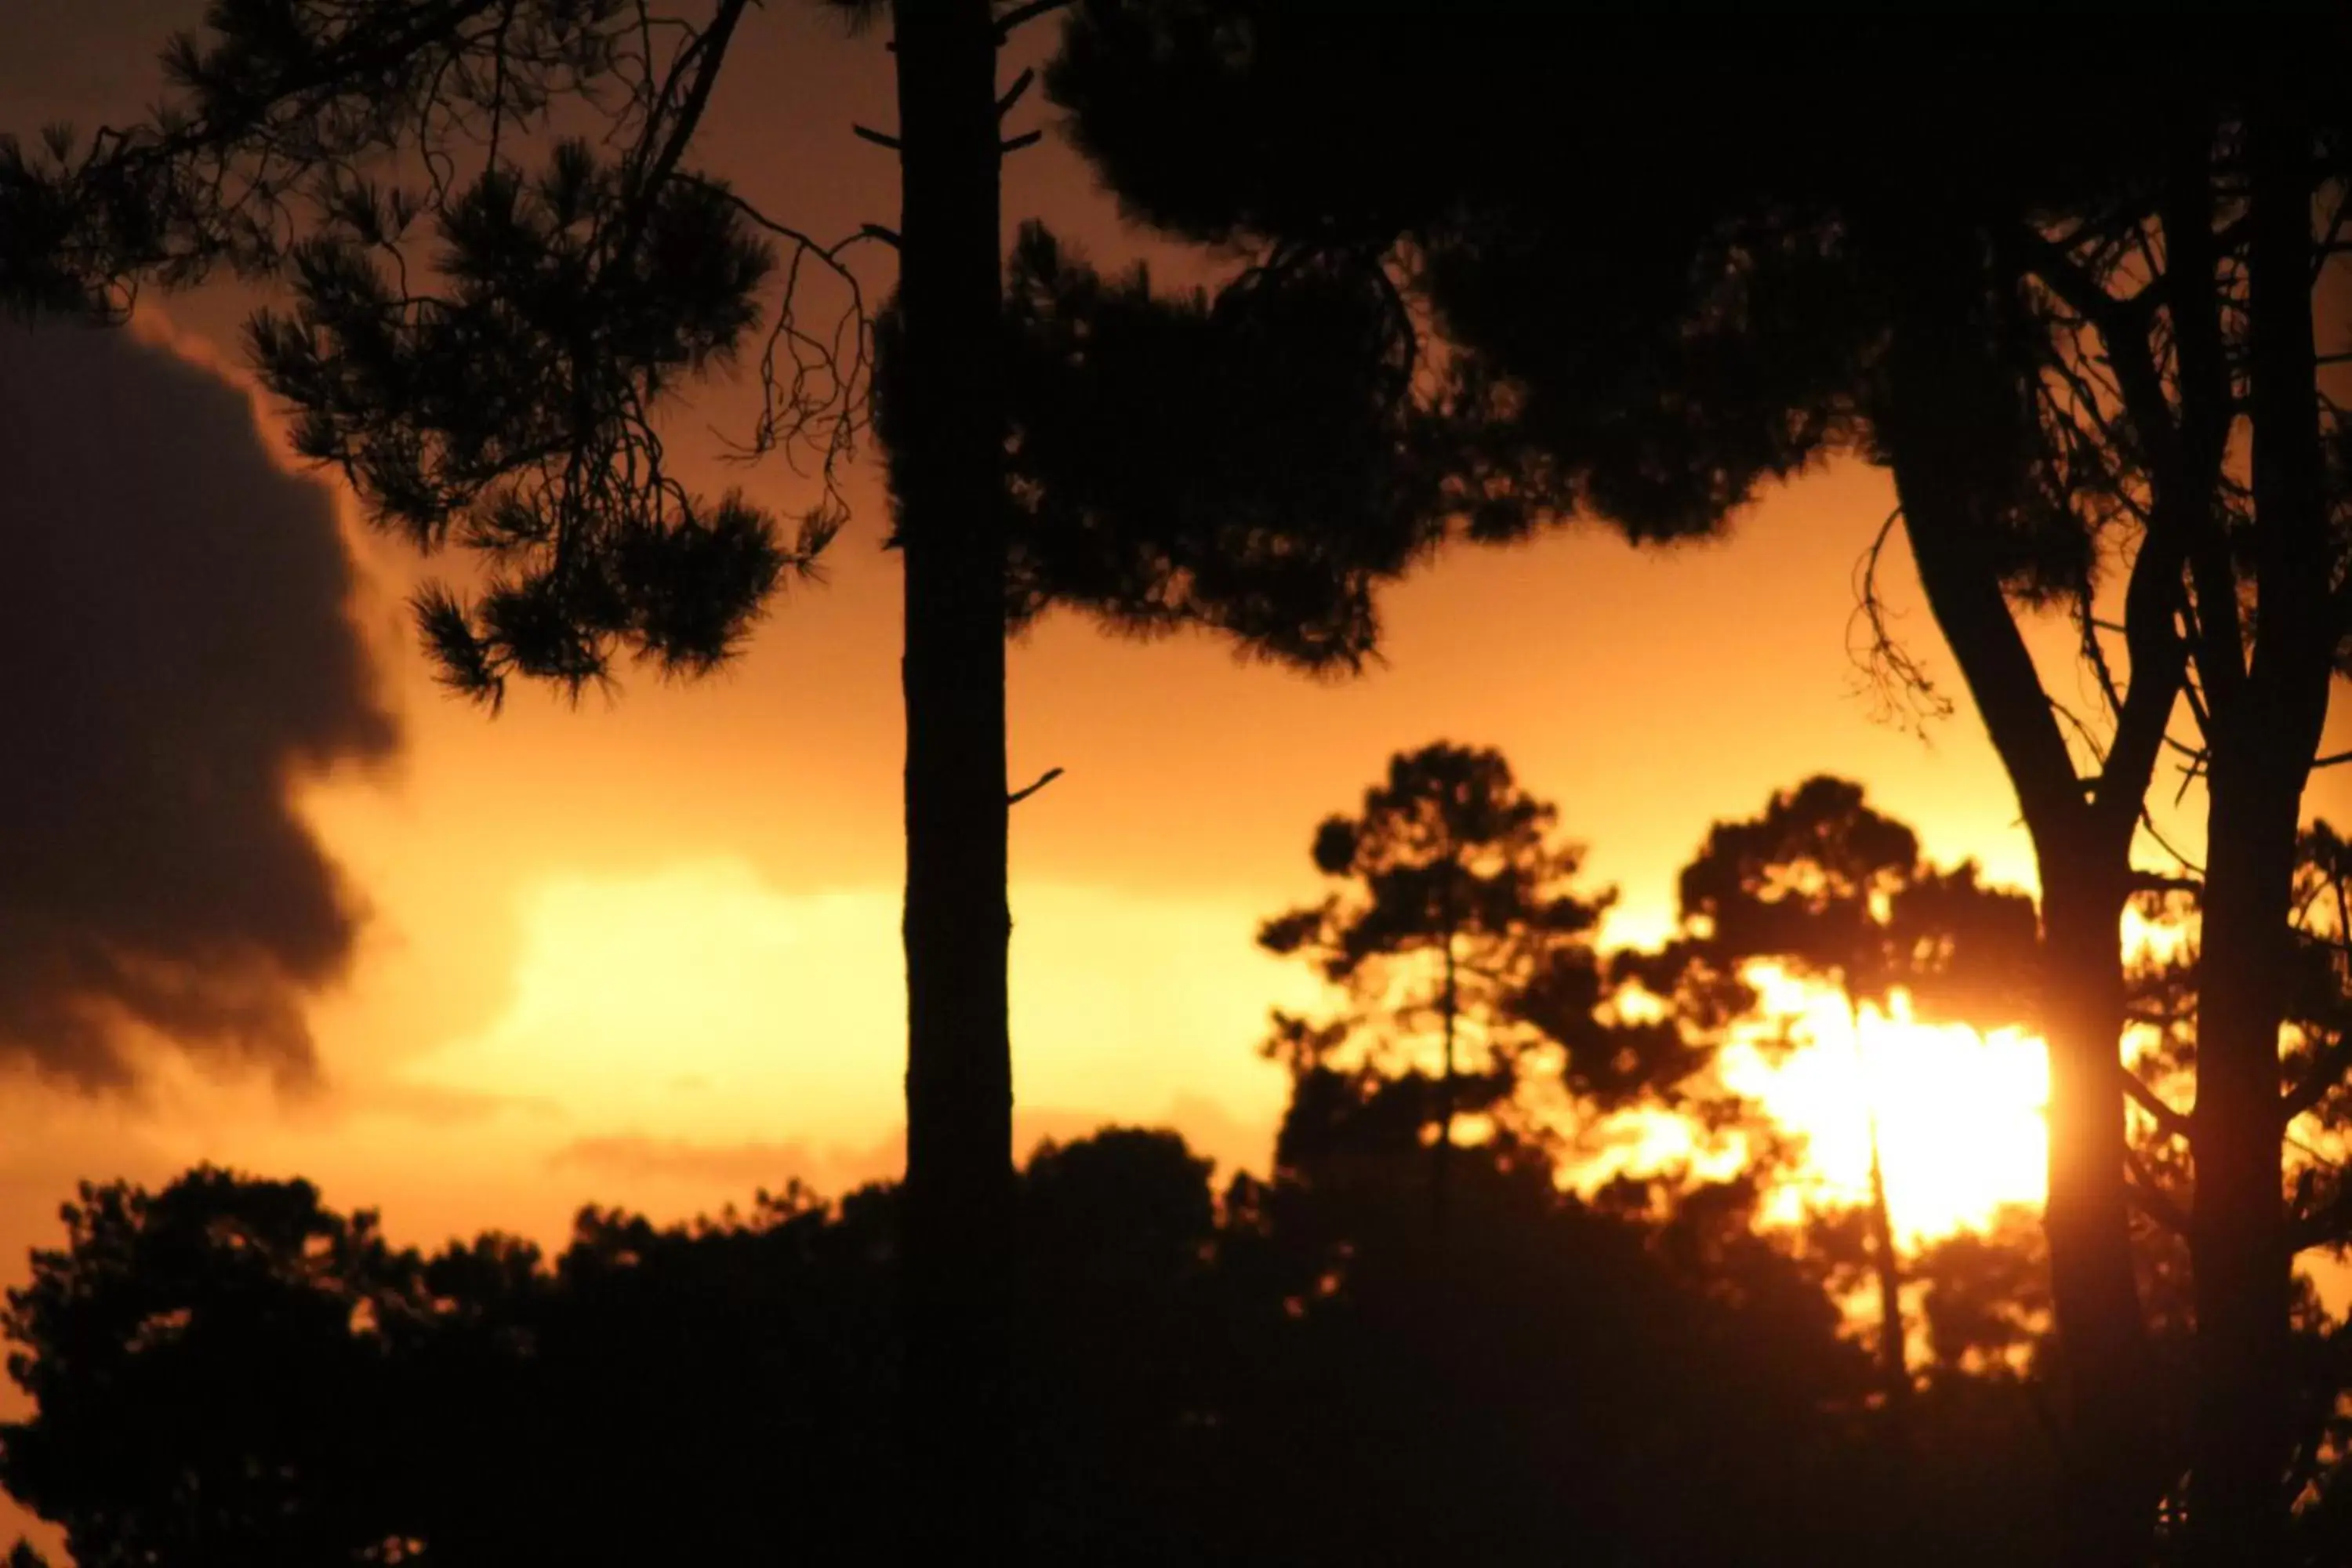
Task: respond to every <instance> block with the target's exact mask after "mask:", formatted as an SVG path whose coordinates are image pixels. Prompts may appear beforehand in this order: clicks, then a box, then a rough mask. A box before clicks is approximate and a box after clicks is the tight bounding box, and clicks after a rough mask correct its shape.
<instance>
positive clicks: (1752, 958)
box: [1627, 775, 2035, 1409]
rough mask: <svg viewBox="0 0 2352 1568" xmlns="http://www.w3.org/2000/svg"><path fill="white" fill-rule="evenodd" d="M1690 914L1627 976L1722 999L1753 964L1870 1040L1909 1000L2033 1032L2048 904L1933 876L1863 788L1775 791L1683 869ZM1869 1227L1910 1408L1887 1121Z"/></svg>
mask: <svg viewBox="0 0 2352 1568" xmlns="http://www.w3.org/2000/svg"><path fill="white" fill-rule="evenodd" d="M1678 902H1679V904H1680V914H1681V919H1682V924H1683V931H1682V934H1681V935H1679V936H1678V937H1677V938H1676V939H1675V941H1673V942H1670V943H1669V944H1667V945H1666V947H1665V948H1664V949H1663V950H1662V951H1661V952H1657V953H1654V954H1641V955H1636V956H1634V957H1633V958H1632V959H1631V961H1630V963H1628V964H1627V967H1629V968H1631V969H1632V970H1633V971H1634V972H1635V973H1643V974H1644V975H1645V976H1646V977H1647V979H1646V983H1647V984H1649V985H1650V987H1651V988H1652V989H1653V990H1655V991H1657V992H1659V993H1660V994H1667V995H1688V994H1692V993H1694V992H1695V991H1698V990H1701V989H1704V988H1709V987H1712V988H1718V989H1719V988H1720V987H1722V985H1723V984H1724V982H1725V980H1726V978H1727V977H1729V978H1732V979H1737V978H1738V977H1739V976H1740V975H1741V974H1742V972H1743V971H1744V970H1745V969H1746V968H1747V966H1748V965H1749V964H1751V963H1757V962H1759V961H1760V962H1764V963H1775V964H1778V965H1780V966H1781V967H1782V968H1783V969H1785V970H1788V971H1790V972H1791V973H1794V974H1796V975H1799V976H1801V977H1803V978H1806V979H1810V980H1812V981H1814V982H1816V983H1818V984H1824V985H1827V986H1830V987H1832V988H1833V989H1834V990H1835V991H1836V992H1837V993H1838V994H1839V995H1840V996H1841V997H1842V998H1843V1001H1844V1002H1845V1005H1846V1008H1847V1013H1848V1016H1849V1017H1850V1018H1851V1020H1852V1021H1853V1026H1854V1027H1855V1029H1856V1031H1857V1038H1858V1035H1859V1030H1860V1027H1861V1023H1862V1010H1863V1008H1864V1006H1865V1005H1876V1006H1878V1007H1881V1008H1884V1007H1885V1006H1886V1005H1888V1003H1889V1001H1890V1000H1891V997H1892V994H1893V993H1894V992H1895V991H1896V990H1897V989H1898V988H1899V989H1900V990H1902V991H1903V992H1904V993H1905V994H1906V998H1908V999H1913V1000H1916V1001H1917V1002H1920V1003H1922V1004H1925V1005H1927V1007H1928V1008H1929V1009H1931V1010H1932V1009H1935V1008H1936V1007H1937V1005H1939V1004H1940V1005H1942V1006H1944V1007H1947V1008H1948V1007H1952V1006H1953V1005H1956V1004H1957V1005H1958V1010H1959V1011H1960V1012H1961V1014H1962V1016H1963V1018H1964V1021H1966V1022H1969V1023H1972V1024H1974V1025H1976V1026H1979V1027H1980V1028H1989V1027H1993V1026H1999V1025H2001V1024H2006V1023H2011V1022H2017V1021H2020V1020H2019V1018H2018V1016H2017V1015H2018V1014H2019V1013H2020V1012H2021V1010H2023V1009H2025V1008H2028V1007H2030V1005H2031V997H2030V977H2031V975H2032V967H2033V960H2034V941H2035V929H2034V925H2035V922H2034V913H2033V905H2032V900H2030V899H2028V898H2027V897H2025V896H2024V895H2023V894H2021V893H2012V892H2006V891H2002V890H2000V889H1992V888H1988V887H1985V886H1983V885H1982V883H1981V882H1980V880H1979V871H1978V868H1977V867H1976V865H1975V863H1974V862H1969V863H1967V864H1964V865H1961V866H1958V867H1955V868H1952V869H1950V870H1938V869H1937V868H1933V867H1931V866H1929V865H1927V863H1926V861H1925V860H1923V859H1922V858H1921V856H1920V852H1919V842H1918V838H1917V836H1916V835H1915V834H1914V833H1913V832H1912V831H1911V829H1910V828H1908V827H1906V826H1904V825H1903V824H1902V823H1899V822H1897V821H1895V819H1894V818H1892V817H1889V816H1885V815H1883V814H1881V813H1879V812H1877V811H1875V810H1874V809H1873V808H1872V807H1871V806H1870V805H1868V804H1867V803H1866V802H1865V800H1864V791H1863V788H1862V786H1861V785H1860V784H1853V783H1851V782H1850V781H1847V780H1843V779H1835V778H1830V777H1827V776H1825V775H1816V776H1814V777H1812V778H1810V779H1807V780H1805V781H1804V782H1803V783H1802V784H1798V785H1797V786H1796V787H1795V788H1794V789H1790V790H1783V791H1780V792H1779V793H1777V794H1775V795H1773V797H1772V799H1771V800H1770V802H1769V804H1768V805H1766V807H1765V809H1764V811H1763V813H1762V814H1761V815H1759V816H1756V817H1753V818H1749V819H1748V820H1745V821H1738V822H1718V823H1717V824H1716V825H1715V826H1713V827H1712V828H1710V829H1709V830H1708V832H1707V836H1706V843H1705V844H1704V845H1703V846H1702V847H1701V848H1700V850H1699V853H1698V855H1697V857H1696V858H1694V859H1693V860H1692V861H1691V863H1690V864H1689V865H1687V866H1685V868H1683V872H1682V876H1681V879H1680V886H1679V889H1678ZM1694 974H1695V975H1696V976H1697V977H1698V978H1697V979H1696V983H1695V982H1694V980H1693V979H1692V978H1691V977H1692V976H1693V975H1694ZM1714 1010H1715V1009H1714V1008H1713V1007H1711V1006H1710V1007H1709V1008H1707V1009H1706V1011H1707V1012H1710V1013H1712V1012H1713V1011H1714ZM1857 1065H1859V1064H1857ZM1869 1215H1870V1235H1869V1252H1870V1260H1871V1267H1872V1271H1873V1273H1874V1275H1875V1277H1876V1279H1877V1285H1878V1305H1879V1320H1880V1341H1879V1355H1880V1359H1881V1363H1882V1365H1883V1369H1884V1375H1885V1391H1886V1397H1887V1400H1888V1404H1889V1407H1890V1409H1896V1408H1900V1407H1901V1406H1902V1405H1906V1404H1907V1403H1908V1401H1909V1396H1910V1394H1911V1392H1912V1380H1911V1376H1910V1373H1909V1372H1908V1370H1907V1369H1906V1364H1905V1344H1906V1337H1907V1335H1906V1328H1905V1323H1904V1315H1903V1299H1902V1284H1903V1279H1902V1260H1901V1258H1900V1256H1899V1255H1898V1253H1897V1251H1896V1247H1895V1226H1894V1221H1893V1217H1892V1215H1891V1214H1890V1213H1889V1211H1888V1208H1887V1204H1886V1183H1885V1172H1884V1170H1883V1167H1882V1164H1881V1161H1880V1148H1879V1129H1878V1121H1877V1116H1876V1113H1875V1111H1873V1112H1872V1114H1871V1124H1870V1206H1869Z"/></svg>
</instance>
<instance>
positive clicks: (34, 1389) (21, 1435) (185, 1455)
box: [0, 1167, 421, 1568]
mask: <svg viewBox="0 0 2352 1568" xmlns="http://www.w3.org/2000/svg"><path fill="white" fill-rule="evenodd" d="M65 1219H66V1225H67V1232H68V1240H67V1246H66V1248H65V1249H64V1250H63V1251H42V1252H36V1253H35V1254H34V1256H33V1277H32V1280H31V1282H30V1283H29V1284H27V1285H26V1286H24V1287H21V1288H19V1289H14V1290H11V1291H10V1292H9V1294H8V1306H7V1310H6V1312H5V1316H0V1326H5V1331H6V1333H7V1335H8V1338H9V1339H10V1340H11V1341H12V1342H13V1343H14V1344H15V1345H16V1350H15V1352H13V1353H12V1355H11V1357H10V1360H9V1372H10V1375H11V1376H13V1377H14V1378H15V1379H16V1382H17V1384H19V1386H21V1387H22V1388H23V1389H24V1390H25V1391H26V1393H27V1394H30V1395H31V1396H32V1398H33V1400H34V1401H35V1403H36V1405H37V1415H36V1417H35V1418H34V1419H33V1420H31V1421H30V1422H26V1423H18V1424H15V1425H12V1426H7V1427H6V1428H5V1430H0V1480H5V1483H6V1485H7V1488H8V1489H9V1491H10V1492H12V1493H13V1494H15V1495H16V1497H18V1498H19V1499H21V1500H24V1501H25V1502H26V1503H27V1504H29V1505H30V1506H31V1507H32V1508H34V1509H35V1510H37V1511H38V1512H39V1513H41V1514H42V1515H43V1516H44V1517H46V1518H48V1519H51V1520H54V1521H57V1522H58V1523H59V1524H62V1525H63V1526H64V1527H65V1529H66V1539H67V1547H68V1550H69V1551H70V1552H72V1553H73V1558H74V1561H75V1562H76V1563H84V1564H88V1565H89V1568H113V1565H116V1564H129V1563H154V1562H174V1563H257V1564H269V1563H279V1564H285V1565H286V1568H293V1565H295V1564H298V1563H373V1562H381V1561H383V1560H384V1558H383V1556H381V1555H380V1553H381V1552H383V1550H384V1549H385V1547H386V1545H387V1543H389V1542H398V1541H400V1540H402V1539H404V1536H405V1534H406V1531H404V1530H403V1529H402V1528H401V1525H402V1521H403V1512H402V1509H401V1505H400V1502H399V1500H398V1499H397V1498H396V1496H395V1495H394V1493H392V1492H391V1491H390V1490H388V1489H385V1488H384V1487H383V1484H382V1479H381V1478H382V1477H383V1476H384V1475H387V1474H397V1473H399V1470H400V1467H401V1453H400V1447H399V1443H398V1439H397V1428H396V1426H395V1424H394V1422H393V1421H392V1420H391V1419H390V1416H391V1415H392V1412H393V1410H394V1405H395V1402H396V1401H395V1389H396V1387H397V1380H396V1374H395V1373H394V1369H393V1366H392V1362H391V1358H390V1336H391V1334H392V1332H393V1331H394V1327H395V1325H397V1324H398V1323H399V1322H400V1321H402V1320H404V1318H405V1317H407V1316H408V1315H409V1314H411V1313H413V1312H415V1311H416V1310H418V1308H419V1305H420V1301H421V1292H420V1290H419V1282H418V1279H417V1259H416V1258H415V1256H414V1255H412V1254H404V1253H397V1252H394V1251H393V1250H392V1249H391V1248H390V1247H387V1246H386V1245H385V1243H384V1242H383V1238H382V1236H381V1235H380V1233H379V1231H378V1229H377V1226H376V1223H375V1217H374V1216H373V1215H371V1214H365V1213H362V1214H359V1215H352V1216H351V1217H349V1218H346V1217H344V1216H343V1215H338V1214H334V1213H332V1212H331V1211H329V1210H327V1209H325V1208H323V1207H322V1206H321V1205H320V1202H319V1194H318V1193H317V1191H316V1190H315V1189H314V1188H312V1187H311V1186H310V1184H307V1183H303V1182H285V1183H273V1182H252V1181H247V1180H243V1179H240V1178H238V1177H236V1176H233V1175H231V1174H230V1173H226V1172H224V1171H219V1170H216V1169H213V1168H211V1167H199V1168H198V1169H196V1170H194V1171H192V1172H190V1173H187V1174H186V1175H184V1176H183V1177H181V1178H180V1179H179V1180H178V1181H176V1182H174V1183H173V1184H171V1185H170V1186H168V1187H166V1188H164V1189H163V1191H162V1192H160V1193H155V1194H149V1193H146V1192H144V1191H142V1190H139V1189H136V1188H133V1187H131V1186H129V1185H127V1184H122V1183H113V1184H108V1185H105V1186H95V1185H90V1184H84V1185H83V1186H82V1188H81V1194H80V1197H79V1201H78V1202H76V1203H74V1204H72V1205H68V1206H67V1208H66V1210H65Z"/></svg>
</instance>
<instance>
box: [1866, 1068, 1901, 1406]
mask: <svg viewBox="0 0 2352 1568" xmlns="http://www.w3.org/2000/svg"><path fill="white" fill-rule="evenodd" d="M1870 1262H1871V1268H1872V1271H1873V1272H1874V1273H1875V1274H1876V1275H1877V1276H1878V1366H1879V1375H1880V1377H1881V1378H1882V1379H1883V1380H1884V1382H1885V1389H1886V1413H1887V1415H1888V1416H1889V1417H1890V1418H1892V1419H1893V1420H1895V1422H1896V1423H1897V1424H1898V1426H1899V1424H1900V1423H1902V1422H1903V1420H1904V1419H1905V1417H1904V1412H1905V1411H1906V1410H1907V1409H1908V1408H1909V1407H1910V1404H1911V1363H1910V1360H1909V1357H1908V1354H1907V1353H1906V1347H1905V1345H1904V1331H1903V1259H1902V1257H1901V1255H1899V1254H1898V1253H1896V1251H1895V1215H1894V1213H1893V1211H1891V1210H1890V1209H1888V1207H1887V1206H1886V1171H1885V1166H1884V1165H1883V1164H1882V1163H1880V1161H1879V1157H1878V1113H1877V1112H1876V1111H1875V1110H1874V1111H1872V1112H1871V1115H1870ZM1897 1436H1898V1437H1901V1436H1906V1434H1904V1433H1902V1432H1900V1431H1899V1430H1898V1432H1897Z"/></svg>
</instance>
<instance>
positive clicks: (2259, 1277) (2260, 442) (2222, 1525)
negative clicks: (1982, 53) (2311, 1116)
mask: <svg viewBox="0 0 2352 1568" xmlns="http://www.w3.org/2000/svg"><path fill="white" fill-rule="evenodd" d="M2248 152H2249V156H2250V162H2251V163H2252V199H2251V202H2250V204H2249V207H2248V213H2247V218H2248V226H2249V231H2248V255H2247V281H2248V300H2247V309H2248V315H2249V325H2248V345H2247V346H2248V356H2247V359H2248V364H2247V381H2248V412H2249V413H2250V415H2251V416H2252V428H2253V450H2252V479H2253V491H2254V515H2255V538H2254V547H2253V556H2254V574H2255V591H2256V602H2257V604H2258V605H2259V611H2258V614H2257V616H2255V619H2254V626H2255V633H2256V636H2255V641H2254V647H2253V658H2252V666H2251V668H2248V669H2246V670H2245V671H2244V672H2243V679H2242V682H2240V683H2239V687H2240V694H2239V696H2238V699H2237V700H2236V701H2235V702H2233V703H2231V704H2230V705H2229V706H2228V707H2226V708H2224V707H2221V706H2217V707H2216V708H2215V710H2214V712H2213V715H2212V718H2213V723H2212V729H2213V733H2211V734H2210V735H2209V736H2208V737H2207V739H2208V743H2209V745H2210V748H2211V752H2212V763H2211V776H2210V785H2209V790H2210V793H2209V796H2208V816H2207V819H2206V821H2207V829H2206V838H2207V842H2206V877H2205V898H2204V905H2203V916H2204V919H2203V926H2202V930H2203V942H2202V951H2201V953H2200V970H2199V985H2198V1026H2197V1108H2196V1111H2195V1118H2194V1126H2195V1138H2194V1144H2195V1150H2196V1158H2197V1191H2196V1205H2197V1206H2196V1212H2195V1215H2194V1217H2193V1224H2192V1228H2191V1236H2190V1242H2191V1247H2192V1256H2193V1258H2194V1260H2195V1264H2196V1289H2197V1360H2196V1376H2197V1390H2196V1400H2195V1405H2194V1415H2193V1416H2192V1423H2191V1429H2190V1436H2189V1444H2190V1453H2189V1462H2190V1468H2189V1477H2190V1483H2189V1532H2190V1541H2191V1547H2192V1552H2191V1556H2192V1559H2193V1561H2195V1562H2197V1563H2200V1564H2210V1565H2215V1568H2218V1565H2220V1564H2222V1563H2230V1564H2246V1565H2250V1568H2261V1565H2263V1564H2267V1563H2278V1562H2281V1561H2283V1560H2284V1525H2285V1510H2286V1507H2287V1504H2288V1502H2289V1499H2288V1498H2287V1497H2286V1496H2285V1495H2284V1485H2283V1482H2284V1474H2285V1469H2286V1463H2287V1457H2288V1448H2289V1445H2290V1437H2289V1433H2290V1425H2289V1416H2290V1412H2289V1403H2290V1400H2291V1398H2292V1393H2293V1391H2292V1387H2291V1384H2290V1381H2289V1376H2290V1372H2289V1355H2290V1341H2289V1324H2288V1320H2287V1313H2288V1308H2289V1302H2290V1300H2291V1297H2290V1281H2291V1271H2292V1268H2293V1258H2291V1257H2290V1256H2289V1253H2288V1248H2287V1241H2286V1234H2285V1215H2284V1200H2283V1194H2282V1190H2281V1172H2280V1135H2281V1132H2282V1128H2281V1125H2280V1110H2279V1099H2280V1081H2279V1079H2280V1070H2279V1054H2278V1052H2279V1027H2280V1024H2281V1022H2282V1000H2283V996H2284V990H2285V980H2286V959H2287V952H2288V949H2287V943H2288V942H2289V936H2288V924H2287V921H2288V917H2289V912H2290V910H2291V909H2292V907H2293V898H2294V892H2293V889H2294V853H2295V851H2294V839H2295V830H2296V826H2297V825H2298V823H2299V822H2300V820H2301V813H2302V800H2303V789H2304V784H2305V780H2306V779H2307V778H2308V777H2309V775H2310V768H2311V762H2312V758H2313V754H2314V753H2315V751H2316V750H2317V748H2318V744H2319V737H2320V730H2321V726H2322V724H2323V722H2324V721H2325V720H2326V712H2327V688H2328V684H2329V680H2330V678H2331V676H2332V675H2333V673H2334V664H2335V656H2336V616H2335V612H2334V607H2333V605H2332V604H2331V603H2330V595H2329V584H2330V583H2331V581H2332V578H2333V567H2334V560H2333V557H2334V553H2335V551H2334V546H2333V542H2332V540H2331V538H2330V531H2329V528H2328V525H2327V504H2326V458H2325V455H2324V450H2323V447H2322V442H2321V436H2320V427H2319V423H2318V421H2319V403H2318V397H2317V391H2318V388H2317V385H2316V374H2317V365H2316V357H2315V356H2316V346H2315V342H2314V333H2313V324H2312V298H2311V288H2312V280H2313V278H2314V276H2315V273H2314V268H2313V245H2312V237H2311V207H2310V203H2311V184H2310V178H2311V175H2310V161H2311V156H2312V138H2311V133H2310V131H2309V129H2308V128H2307V127H2305V126H2303V125H2300V124H2298V123H2296V122H2295V121H2294V119H2293V118H2292V116H2287V117H2284V118H2280V117H2278V116H2276V115H2274V114H2261V115H2257V116H2256V117H2255V119H2254V121H2253V123H2252V125H2251V126H2250V130H2249V136H2248ZM2231 651H2232V652H2233V653H2234V651H2235V650H2231ZM2211 684H2213V683H2212V682H2210V680H2209V685H2211Z"/></svg>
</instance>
